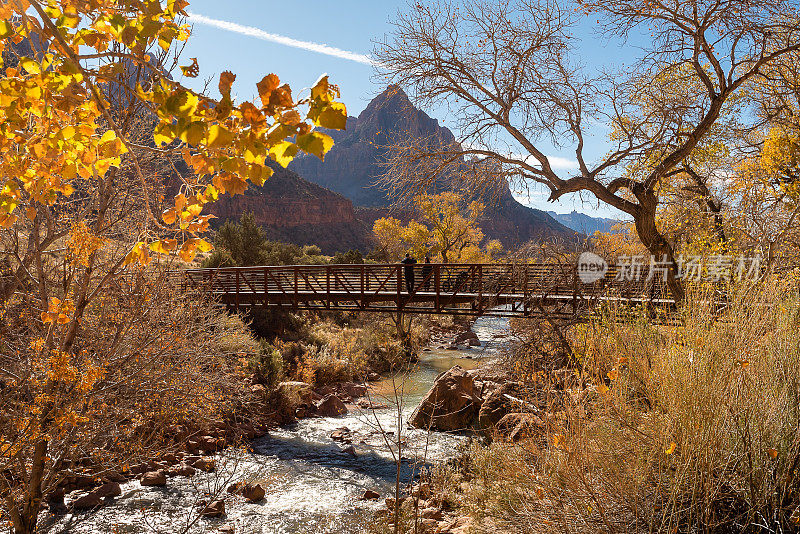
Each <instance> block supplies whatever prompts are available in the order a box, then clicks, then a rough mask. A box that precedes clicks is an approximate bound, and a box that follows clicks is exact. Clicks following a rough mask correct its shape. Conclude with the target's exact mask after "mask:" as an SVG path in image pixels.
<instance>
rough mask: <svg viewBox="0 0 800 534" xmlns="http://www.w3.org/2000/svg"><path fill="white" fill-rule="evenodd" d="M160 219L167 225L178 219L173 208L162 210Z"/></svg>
mask: <svg viewBox="0 0 800 534" xmlns="http://www.w3.org/2000/svg"><path fill="white" fill-rule="evenodd" d="M161 218H162V219H164V222H165V223H167V224H172V223H174V222H175V221H176V219H177V218H178V212H177V211H176V210H175V208H169V209H166V210H164V213H162V214H161Z"/></svg>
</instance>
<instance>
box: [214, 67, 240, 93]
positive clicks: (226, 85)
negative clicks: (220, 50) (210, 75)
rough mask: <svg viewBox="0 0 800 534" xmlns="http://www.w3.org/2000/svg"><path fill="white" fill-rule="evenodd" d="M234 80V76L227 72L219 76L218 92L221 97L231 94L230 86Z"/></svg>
mask: <svg viewBox="0 0 800 534" xmlns="http://www.w3.org/2000/svg"><path fill="white" fill-rule="evenodd" d="M234 80H236V75H235V74H234V73H232V72H231V71H229V70H224V71H222V73H221V74H220V75H219V85H218V87H219V92H220V93H221V94H222V95H229V94H230V93H231V86H232V85H233V82H234Z"/></svg>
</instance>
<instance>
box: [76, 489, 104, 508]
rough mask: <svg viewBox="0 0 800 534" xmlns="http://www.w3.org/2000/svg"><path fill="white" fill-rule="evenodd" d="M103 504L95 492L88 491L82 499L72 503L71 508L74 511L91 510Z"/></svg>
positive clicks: (79, 498)
mask: <svg viewBox="0 0 800 534" xmlns="http://www.w3.org/2000/svg"><path fill="white" fill-rule="evenodd" d="M101 504H103V499H102V497H100V496H99V495H97V494H96V493H95V492H93V491H90V492H89V493H87V494H86V495H83V496H82V497H78V498H77V499H75V500H74V501H72V508H73V509H74V510H91V509H93V508H97V507H98V506H100V505H101Z"/></svg>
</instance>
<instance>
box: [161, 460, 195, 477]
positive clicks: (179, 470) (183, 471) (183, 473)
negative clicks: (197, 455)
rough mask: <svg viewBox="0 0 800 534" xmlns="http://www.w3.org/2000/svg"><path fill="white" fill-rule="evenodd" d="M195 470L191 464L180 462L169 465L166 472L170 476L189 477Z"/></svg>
mask: <svg viewBox="0 0 800 534" xmlns="http://www.w3.org/2000/svg"><path fill="white" fill-rule="evenodd" d="M196 472H197V470H196V469H195V468H194V467H192V466H191V465H186V464H183V463H181V464H178V465H173V466H172V467H170V468H169V471H168V472H167V474H169V476H172V477H190V476H194V474H195V473H196Z"/></svg>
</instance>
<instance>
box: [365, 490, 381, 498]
mask: <svg viewBox="0 0 800 534" xmlns="http://www.w3.org/2000/svg"><path fill="white" fill-rule="evenodd" d="M380 498H381V494H380V493H378V492H377V491H372V490H366V491H364V495H362V496H361V500H362V501H377V500H378V499H380Z"/></svg>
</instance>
